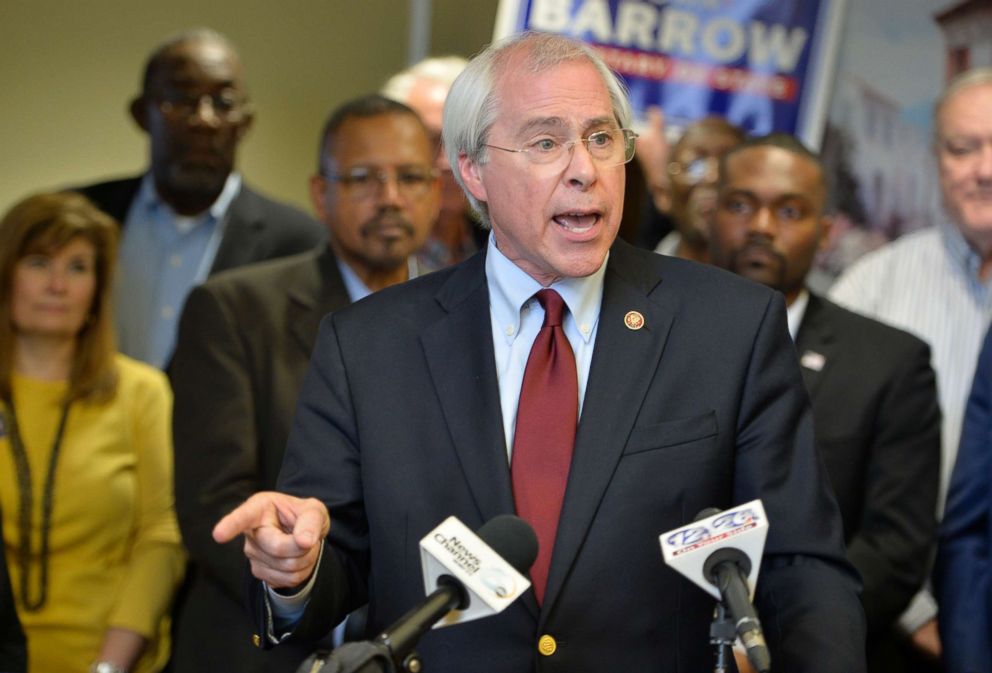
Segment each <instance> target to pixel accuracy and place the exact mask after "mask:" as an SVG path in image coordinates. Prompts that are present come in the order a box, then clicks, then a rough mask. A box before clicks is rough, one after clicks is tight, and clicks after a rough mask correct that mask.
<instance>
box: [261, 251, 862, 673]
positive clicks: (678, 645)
mask: <svg viewBox="0 0 992 673" xmlns="http://www.w3.org/2000/svg"><path fill="white" fill-rule="evenodd" d="M629 311H638V312H640V313H641V314H642V315H643V317H644V327H643V328H642V329H640V330H631V329H628V328H627V327H626V326H625V320H624V316H625V315H626V314H627V313H628V312H629ZM279 487H280V490H284V491H287V492H290V493H293V494H297V495H301V496H302V495H307V496H311V495H313V496H316V497H318V498H320V499H321V500H323V501H324V502H325V503H326V504H327V506H328V508H329V510H330V513H331V527H330V533H329V536H328V539H327V541H326V543H325V549H324V554H323V557H322V561H321V566H320V568H319V570H318V574H317V581H316V586H315V588H314V592H313V594H312V595H311V600H310V602H309V604H308V607H307V611H306V613H305V614H304V616H303V619H302V621H301V622H300V623H299V624H298V625H297V627H296V629H295V632H294V634H293V638H296V639H299V640H304V641H305V640H307V639H309V638H312V637H315V636H317V635H319V634H322V633H324V632H325V631H326V630H327V629H328V628H330V627H331V626H333V624H334V623H336V621H337V620H339V619H340V618H341V617H342V616H343V615H344V614H345V613H346V612H347V611H348V610H350V609H352V608H353V607H355V606H357V605H360V604H361V603H363V602H364V601H365V600H366V598H369V599H370V610H369V622H370V632H375V631H377V630H379V629H381V628H383V627H384V626H387V625H388V624H390V623H392V622H393V621H394V620H396V619H397V618H399V617H400V615H401V614H402V613H404V612H405V611H406V610H407V609H409V608H410V607H411V606H413V605H415V604H417V603H418V602H419V601H421V600H423V597H424V587H423V579H422V576H421V564H420V557H419V553H418V548H417V543H418V540H419V539H420V538H421V537H422V536H423V535H425V534H426V533H427V532H428V531H429V530H431V529H432V528H433V527H434V526H436V525H437V524H438V523H439V522H440V521H441V520H443V519H444V518H445V517H447V516H449V515H451V514H454V515H456V516H457V517H459V518H460V519H461V520H462V521H463V522H465V523H466V525H468V526H469V527H471V528H478V527H479V526H481V525H482V524H483V523H484V522H485V521H487V520H489V519H490V518H492V517H493V516H495V515H497V514H501V513H508V512H513V509H514V506H513V496H512V490H511V483H510V472H509V466H508V461H507V454H506V442H505V439H504V436H503V424H502V417H501V414H500V402H499V388H498V383H497V375H496V368H495V361H494V349H493V334H492V326H491V318H490V309H489V294H488V286H487V283H486V276H485V259H484V256H483V254H481V253H480V254H479V255H477V256H475V257H473V258H472V259H470V260H468V261H466V262H465V263H463V264H461V265H458V266H456V267H453V268H451V269H446V270H444V271H441V272H438V273H435V274H431V275H429V276H426V277H424V278H421V279H417V280H414V281H412V282H410V283H406V284H404V285H402V286H399V287H395V288H389V289H387V290H385V291H382V292H379V293H377V294H375V295H373V296H372V297H369V298H368V299H366V300H364V301H362V302H358V303H357V304H354V305H353V306H351V307H348V308H346V309H343V310H341V311H339V312H337V313H335V314H332V315H331V316H329V317H328V318H326V319H325V320H324V322H323V323H322V325H321V331H320V335H319V337H318V341H317V345H316V347H315V349H314V354H313V358H312V360H311V365H310V370H309V372H308V373H307V377H306V380H305V381H304V386H303V391H302V393H301V396H300V401H299V405H298V407H297V412H296V419H295V421H294V424H293V430H292V432H291V434H290V440H289V445H288V447H287V452H286V457H285V460H284V463H283V470H282V472H281V474H280V477H279ZM759 497H760V498H761V499H762V500H763V502H764V506H765V508H766V510H767V513H768V517H769V521H770V531H769V536H768V540H767V544H766V547H765V560H764V563H763V565H762V571H761V576H760V580H759V584H758V587H757V593H758V603H759V607H760V609H761V611H762V612H761V614H762V618H763V620H764V624H765V628H766V635H767V636H768V639H769V641H770V644H771V647H772V656H773V660H774V661H775V666H776V670H780V671H789V672H812V671H836V672H838V673H840V672H843V673H852V672H857V671H863V670H864V654H863V653H864V617H863V612H862V608H861V606H860V603H859V600H858V597H857V584H858V583H857V580H856V579H855V575H854V571H853V569H852V568H851V567H850V565H849V564H848V562H847V560H846V558H845V555H844V547H843V541H842V532H841V523H840V516H839V514H838V511H837V505H836V502H835V501H834V499H833V496H832V494H831V493H830V490H829V488H828V485H827V482H826V479H825V477H824V476H823V474H822V472H821V468H820V463H819V460H818V458H817V455H816V451H815V448H814V445H813V430H812V423H811V418H810V413H809V407H808V402H807V396H806V393H805V391H804V390H803V385H802V380H801V377H800V374H799V369H798V366H797V364H796V358H795V355H794V349H793V346H792V344H791V340H790V338H789V334H788V330H787V328H786V321H785V311H784V306H783V302H782V299H781V295H779V294H777V293H774V292H771V291H770V290H768V289H767V288H763V287H761V286H758V285H756V284H754V283H750V282H747V281H744V280H743V279H740V278H737V277H736V276H733V275H731V274H727V273H725V272H723V271H720V270H717V269H714V268H711V267H705V266H702V265H698V264H693V263H691V262H685V261H684V260H678V259H674V258H668V257H663V256H661V255H655V254H653V253H650V252H647V251H642V250H636V249H634V248H632V247H631V246H629V245H627V244H625V243H623V242H621V241H618V242H617V243H616V244H615V245H614V246H613V248H612V251H611V254H610V258H609V264H608V267H607V270H606V276H605V284H604V294H603V302H602V309H601V312H600V317H599V327H598V333H597V337H596V344H595V351H594V355H593V358H592V363H591V369H590V373H589V380H588V388H587V392H586V396H585V400H584V406H583V411H582V417H581V420H580V423H579V427H578V431H577V436H576V444H575V453H574V458H573V463H572V467H571V471H570V474H569V480H568V486H567V491H566V494H565V500H564V505H563V511H562V515H561V522H560V524H559V529H558V535H557V539H556V543H555V549H554V556H553V559H552V562H551V567H550V575H549V579H548V585H547V593H546V596H545V601H544V603H543V604H542V605H541V606H540V607H538V605H537V603H536V601H535V599H534V595H533V592H528V593H527V594H526V595H525V596H524V597H523V598H522V599H521V600H518V601H517V602H516V603H514V604H513V605H511V606H510V607H509V608H508V609H507V610H506V611H505V612H503V613H501V614H500V615H498V616H496V617H491V618H488V619H484V620H479V621H475V622H470V623H467V624H463V625H459V626H454V627H450V628H445V629H440V630H434V631H431V632H430V633H428V634H427V635H426V636H425V637H424V638H423V640H422V641H421V643H420V646H419V651H420V653H421V654H422V655H423V659H424V662H425V665H426V666H427V667H428V668H429V670H431V671H433V672H435V673H445V672H449V671H450V672H452V673H454V672H459V673H460V672H464V671H472V672H473V673H497V672H504V671H505V672H507V673H510V672H512V673H526V672H527V671H535V670H536V671H548V672H562V673H565V672H567V673H576V672H582V671H590V672H592V671H625V672H626V671H638V672H639V673H640V672H649V671H659V672H661V671H664V672H671V671H679V672H680V673H689V672H699V673H702V672H703V671H710V670H712V667H713V662H712V654H711V648H710V645H709V643H708V629H709V623H710V619H711V617H712V613H713V600H712V598H710V597H709V595H708V594H706V593H705V592H703V591H702V590H701V589H699V588H697V587H696V586H695V585H693V584H691V583H690V582H688V581H687V580H685V579H683V578H682V577H681V576H680V575H678V574H677V573H676V572H675V571H673V570H671V569H669V568H667V567H666V566H665V565H664V563H663V562H662V557H661V550H660V546H659V541H658V536H659V534H660V533H662V532H665V531H667V530H670V529H672V528H675V527H677V526H681V525H683V524H685V523H687V522H690V521H692V519H693V518H694V516H695V515H696V513H697V512H699V511H700V510H702V509H704V508H706V507H711V506H715V507H719V508H726V507H729V506H731V505H733V504H735V503H742V502H746V501H749V500H751V499H754V498H759ZM258 588H259V586H258V584H257V583H256V585H255V589H256V590H257V589H258ZM542 634H549V635H551V636H553V637H554V638H555V639H556V640H557V644H558V648H557V651H556V652H555V653H554V655H553V656H549V657H544V656H540V655H539V654H538V652H537V641H538V638H539V637H540V636H541V635H542Z"/></svg>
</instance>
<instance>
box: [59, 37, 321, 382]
mask: <svg viewBox="0 0 992 673" xmlns="http://www.w3.org/2000/svg"><path fill="white" fill-rule="evenodd" d="M130 112H131V117H132V119H133V120H134V121H135V123H137V125H138V126H139V127H140V128H141V130H142V131H143V132H144V133H145V134H146V135H147V136H148V140H149V155H150V165H149V167H148V170H147V171H146V172H145V173H144V174H143V175H139V176H135V177H129V178H125V179H121V180H112V181H110V182H101V183H98V184H93V185H89V186H85V187H80V188H77V189H76V191H79V192H81V193H83V194H84V195H86V196H87V197H89V198H90V199H91V200H92V201H93V202H94V203H96V204H97V205H98V206H99V207H100V208H102V209H103V210H104V211H106V212H107V213H108V214H110V215H111V216H112V217H113V218H114V219H115V220H117V221H118V222H120V224H121V226H122V227H123V234H122V240H121V246H120V269H119V278H118V286H119V287H118V291H117V293H116V297H115V308H116V321H117V337H118V345H119V347H120V350H121V352H122V353H124V354H126V355H129V356H131V357H134V358H136V359H139V360H143V361H145V362H148V363H150V364H152V365H154V366H156V367H159V368H162V367H165V366H166V365H167V364H168V362H169V358H170V357H171V355H172V349H173V347H174V344H175V338H176V325H177V323H178V321H179V313H180V311H181V310H182V307H183V302H184V301H185V300H186V295H187V293H188V292H189V290H190V288H192V287H193V286H194V285H197V284H198V283H201V282H203V281H204V280H205V279H206V278H207V276H209V275H210V274H213V273H216V272H218V271H222V270H224V269H230V268H233V267H236V266H241V265H243V264H248V263H250V262H257V261H261V260H265V259H272V258H274V257H282V256H285V255H291V254H295V253H299V252H304V251H306V250H309V249H311V248H313V247H314V246H315V245H317V243H319V242H320V241H322V240H323V239H324V237H325V234H324V231H323V229H322V228H321V227H320V225H319V224H317V223H316V222H314V221H313V219H312V218H310V217H308V216H307V215H305V214H303V213H302V212H300V211H299V210H297V209H296V208H292V207H290V206H287V205H284V204H282V203H279V202H276V201H273V200H272V199H269V198H267V197H265V196H263V195H262V194H260V193H258V192H257V191H255V190H254V189H252V188H251V187H249V186H248V185H247V184H245V183H244V181H243V180H242V178H241V174H240V173H238V172H237V171H236V170H235V157H236V153H237V149H238V146H239V145H240V143H241V141H242V140H243V139H244V137H245V135H246V134H247V133H248V130H249V129H250V128H251V125H252V122H253V121H254V119H255V113H254V110H253V108H252V105H251V101H250V99H249V97H248V89H247V86H246V84H245V79H244V73H243V68H242V65H241V59H240V58H239V56H238V54H237V52H236V51H235V49H234V47H233V46H232V45H231V43H230V42H229V41H228V40H227V38H225V37H224V36H222V35H220V34H219V33H217V32H214V31H212V30H209V29H206V28H197V29H192V30H188V31H185V32H183V33H179V34H177V35H175V36H173V37H170V38H168V39H166V40H165V41H164V42H163V43H162V44H161V45H159V46H158V47H157V48H156V49H155V50H154V51H153V52H152V54H151V56H150V57H149V59H148V62H147V64H146V65H145V71H144V77H143V80H142V86H141V93H140V94H139V95H138V96H137V97H136V98H135V99H134V100H133V101H132V102H131V106H130Z"/></svg>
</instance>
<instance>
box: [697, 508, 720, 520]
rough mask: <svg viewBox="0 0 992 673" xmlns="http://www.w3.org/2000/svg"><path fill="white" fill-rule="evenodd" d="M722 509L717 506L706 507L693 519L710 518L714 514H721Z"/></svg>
mask: <svg viewBox="0 0 992 673" xmlns="http://www.w3.org/2000/svg"><path fill="white" fill-rule="evenodd" d="M721 511H722V510H719V509H717V508H716V507H707V508H706V509H704V510H702V511H701V512H700V513H699V514H697V515H696V518H695V519H693V521H702V520H703V519H708V518H710V517H711V516H713V515H714V514H719V513H720V512H721Z"/></svg>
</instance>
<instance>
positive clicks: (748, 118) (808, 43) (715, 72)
mask: <svg viewBox="0 0 992 673" xmlns="http://www.w3.org/2000/svg"><path fill="white" fill-rule="evenodd" d="M845 3H846V0H778V1H777V2H714V1H712V0H691V1H688V0H687V1H685V2H678V3H670V2H663V1H660V0H501V1H500V4H499V9H498V12H497V16H496V25H495V29H494V31H493V32H494V38H495V39H499V38H502V37H505V36H507V35H511V34H514V33H518V32H521V31H525V30H534V31H542V32H548V33H557V34H560V35H565V36H568V37H572V38H575V39H577V40H582V41H584V42H587V43H588V44H590V45H592V46H593V47H594V48H595V49H596V50H597V51H598V52H599V53H600V55H601V56H602V57H603V59H604V60H605V61H606V63H607V64H608V65H609V66H610V67H611V68H613V70H615V71H616V72H617V73H618V74H619V75H620V76H621V77H623V79H624V80H625V81H626V83H627V86H628V87H629V89H630V100H631V105H632V106H633V111H634V117H635V122H636V123H637V124H638V125H643V123H644V120H645V118H646V115H647V109H648V107H650V106H660V107H661V108H662V110H664V112H665V119H666V122H667V124H668V126H669V127H671V128H672V129H673V130H676V131H677V130H678V129H679V128H682V127H684V126H686V125H687V124H689V123H691V122H692V121H694V120H696V119H701V118H703V117H706V116H709V115H718V116H721V117H724V118H726V119H727V120H728V121H730V122H732V123H734V124H736V125H738V126H740V127H741V128H744V129H745V130H747V132H748V133H750V134H752V135H763V134H766V133H771V132H773V131H779V132H783V133H789V134H792V135H795V136H798V137H799V138H801V139H802V140H803V141H804V142H805V143H806V144H808V145H809V146H811V147H813V148H819V146H820V141H821V139H822V136H823V128H824V124H825V121H826V114H827V102H828V94H829V86H830V82H831V80H832V77H833V70H834V67H835V65H836V60H837V53H838V49H837V42H838V39H839V36H840V29H841V24H842V19H843V13H844V7H845Z"/></svg>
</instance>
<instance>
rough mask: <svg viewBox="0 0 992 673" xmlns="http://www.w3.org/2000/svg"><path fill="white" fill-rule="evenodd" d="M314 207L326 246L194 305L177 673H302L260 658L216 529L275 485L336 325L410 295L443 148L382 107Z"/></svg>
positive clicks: (185, 336) (181, 343) (344, 143)
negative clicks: (360, 309)
mask: <svg viewBox="0 0 992 673" xmlns="http://www.w3.org/2000/svg"><path fill="white" fill-rule="evenodd" d="M310 194H311V198H312V200H313V205H314V208H315V210H316V212H317V214H318V215H319V217H320V219H321V220H322V221H323V222H324V223H325V224H326V225H327V229H328V232H329V233H330V244H329V245H321V246H320V247H319V248H318V249H316V250H313V251H311V252H308V253H305V254H302V255H297V256H293V257H288V258H286V259H281V260H273V261H269V262H265V263H263V264H254V265H251V266H248V267H245V268H242V269H236V270H234V271H230V272H227V273H223V274H220V275H218V276H216V277H214V278H211V279H210V280H208V281H207V282H206V283H204V284H203V285H201V286H199V287H197V288H194V289H193V291H192V292H191V293H190V296H189V300H188V301H187V303H186V308H185V310H184V311H183V315H182V319H181V321H180V325H179V336H178V341H177V346H176V353H175V357H174V359H173V363H172V368H171V374H172V383H173V388H174V390H175V400H176V401H175V414H174V423H173V431H174V441H175V456H176V511H177V513H178V516H179V525H180V528H181V529H182V533H183V540H184V542H185V543H186V545H187V547H188V548H189V553H190V558H191V560H192V564H193V565H192V573H193V575H192V580H191V585H190V589H189V594H188V597H187V600H186V601H185V604H184V605H183V606H182V607H181V608H180V610H179V614H178V627H177V633H176V639H175V653H174V662H175V668H176V670H177V671H183V672H184V673H186V672H191V671H222V670H232V671H234V670H236V671H243V672H246V673H247V672H250V671H294V670H296V667H297V666H299V664H300V662H301V661H302V660H303V659H304V658H305V657H306V655H307V654H309V651H308V649H307V648H305V647H292V646H290V647H286V648H279V649H278V650H274V651H262V650H259V649H256V648H255V647H253V646H252V644H251V641H250V639H249V635H248V634H250V632H251V623H250V620H249V619H248V617H247V616H246V614H245V613H244V609H243V607H242V575H243V571H244V557H243V556H242V555H241V549H240V545H238V544H237V543H234V544H227V545H223V546H222V545H217V544H216V543H214V542H213V540H212V539H211V536H210V532H211V529H212V527H213V525H214V523H215V522H216V521H217V519H219V518H220V517H221V516H223V515H224V514H226V513H227V512H228V511H229V510H231V509H232V508H234V507H235V506H236V505H237V504H239V503H240V502H241V501H243V500H244V499H245V498H247V497H248V496H249V495H251V494H252V493H253V492H255V491H257V490H260V489H271V488H273V486H274V485H275V481H276V476H277V474H278V472H279V467H280V465H281V464H282V457H283V451H284V449H285V447H286V441H287V437H288V435H289V424H290V420H291V418H292V415H293V409H294V407H295V405H296V398H297V395H298V393H299V390H300V386H301V384H302V381H303V376H304V373H305V371H306V368H307V363H308V361H309V358H310V352H311V350H312V349H313V345H314V342H315V340H316V338H317V326H318V323H319V322H320V320H321V318H323V317H324V315H326V314H327V313H330V312H332V311H335V310H336V309H338V308H341V307H342V306H344V305H346V304H348V303H349V302H353V301H357V300H359V299H361V298H363V297H365V296H366V295H368V294H370V293H371V292H373V291H376V290H380V289H382V288H384V287H387V286H389V285H394V284H396V283H400V282H403V281H405V280H407V278H409V277H410V276H412V275H415V272H416V269H415V268H414V267H411V266H410V265H411V264H412V263H413V258H412V257H411V255H413V253H414V252H416V250H418V249H419V248H420V247H421V246H422V245H423V243H424V240H425V239H426V238H427V235H428V233H429V232H430V229H431V225H432V224H433V222H434V219H435V218H436V217H437V212H438V207H439V200H440V181H439V180H438V176H437V171H436V170H435V169H434V146H433V145H432V143H431V141H430V138H429V135H428V132H427V130H426V128H425V127H424V125H423V123H422V122H421V121H420V119H419V118H418V117H417V115H416V113H414V112H413V110H411V109H410V108H408V107H406V106H405V105H403V104H402V103H397V102H395V101H391V100H389V99H386V98H383V97H381V96H378V95H373V96H367V97H363V98H359V99H356V100H353V101H350V102H348V103H345V104H344V105H342V106H341V107H339V108H338V109H337V110H336V111H334V112H333V113H332V114H331V116H330V117H329V119H328V121H327V123H326V125H325V127H324V132H323V134H322V135H321V143H320V152H319V157H318V168H317V174H316V175H315V176H313V178H311V182H310Z"/></svg>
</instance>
